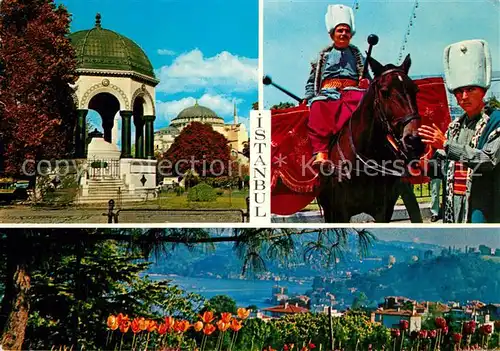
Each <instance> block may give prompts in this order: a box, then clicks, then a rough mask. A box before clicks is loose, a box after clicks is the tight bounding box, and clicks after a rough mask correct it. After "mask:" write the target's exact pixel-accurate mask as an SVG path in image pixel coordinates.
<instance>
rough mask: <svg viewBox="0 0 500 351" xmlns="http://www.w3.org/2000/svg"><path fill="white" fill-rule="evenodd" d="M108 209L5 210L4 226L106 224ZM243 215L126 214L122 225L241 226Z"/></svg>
mask: <svg viewBox="0 0 500 351" xmlns="http://www.w3.org/2000/svg"><path fill="white" fill-rule="evenodd" d="M104 213H107V209H106V206H103V207H101V208H90V207H75V206H72V207H67V208H47V207H31V206H22V205H12V206H1V205H0V223H13V224H57V223H80V224H106V223H107V222H108V217H107V216H105V215H103V214H104ZM241 221H242V219H241V213H239V212H237V211H227V212H210V211H202V212H190V211H179V212H177V211H176V212H172V211H157V210H154V209H152V210H144V211H140V210H139V211H132V212H129V211H124V212H121V213H120V214H119V217H118V222H119V223H148V224H152V223H158V224H164V223H239V222H241Z"/></svg>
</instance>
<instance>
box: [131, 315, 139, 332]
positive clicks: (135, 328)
mask: <svg viewBox="0 0 500 351" xmlns="http://www.w3.org/2000/svg"><path fill="white" fill-rule="evenodd" d="M131 327H132V333H134V334H137V333H138V332H140V331H141V326H140V321H139V318H134V320H133V321H132V325H131Z"/></svg>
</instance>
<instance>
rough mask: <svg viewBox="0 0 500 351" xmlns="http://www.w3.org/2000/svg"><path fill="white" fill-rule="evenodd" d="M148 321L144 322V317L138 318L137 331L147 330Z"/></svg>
mask: <svg viewBox="0 0 500 351" xmlns="http://www.w3.org/2000/svg"><path fill="white" fill-rule="evenodd" d="M148 325H149V321H148V320H146V319H145V318H144V317H141V318H139V329H140V330H146V329H148Z"/></svg>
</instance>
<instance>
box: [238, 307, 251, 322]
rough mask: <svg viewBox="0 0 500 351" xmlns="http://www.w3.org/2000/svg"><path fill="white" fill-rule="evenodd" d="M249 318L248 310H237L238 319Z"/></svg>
mask: <svg viewBox="0 0 500 351" xmlns="http://www.w3.org/2000/svg"><path fill="white" fill-rule="evenodd" d="M248 316H250V310H247V309H246V308H238V318H240V319H247V318H248Z"/></svg>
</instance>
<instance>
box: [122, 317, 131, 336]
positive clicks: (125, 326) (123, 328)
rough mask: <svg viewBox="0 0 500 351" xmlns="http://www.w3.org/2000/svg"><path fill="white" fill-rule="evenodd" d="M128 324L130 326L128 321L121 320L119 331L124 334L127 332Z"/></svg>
mask: <svg viewBox="0 0 500 351" xmlns="http://www.w3.org/2000/svg"><path fill="white" fill-rule="evenodd" d="M130 324H132V323H131V322H130V321H129V320H128V319H126V320H123V321H122V322H121V323H120V331H121V332H122V333H123V334H125V333H127V332H128V329H129V328H130Z"/></svg>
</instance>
